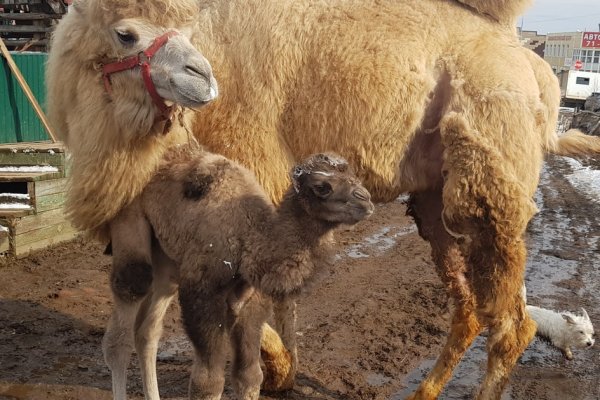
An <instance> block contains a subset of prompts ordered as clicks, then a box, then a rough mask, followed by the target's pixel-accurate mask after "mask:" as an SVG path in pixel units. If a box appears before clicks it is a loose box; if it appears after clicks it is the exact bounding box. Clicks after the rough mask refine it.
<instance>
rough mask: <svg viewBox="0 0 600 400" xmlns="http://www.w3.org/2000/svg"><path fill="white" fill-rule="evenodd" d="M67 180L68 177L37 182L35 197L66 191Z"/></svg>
mask: <svg viewBox="0 0 600 400" xmlns="http://www.w3.org/2000/svg"><path fill="white" fill-rule="evenodd" d="M67 182H68V178H62V179H51V180H48V181H38V182H35V183H34V185H35V189H34V192H35V197H36V198H37V197H42V196H47V195H49V194H56V193H64V192H65V191H66V188H67Z"/></svg>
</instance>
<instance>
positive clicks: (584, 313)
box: [581, 307, 590, 321]
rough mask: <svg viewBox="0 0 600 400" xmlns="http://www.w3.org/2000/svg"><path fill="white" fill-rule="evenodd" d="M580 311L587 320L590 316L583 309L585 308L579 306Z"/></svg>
mask: <svg viewBox="0 0 600 400" xmlns="http://www.w3.org/2000/svg"><path fill="white" fill-rule="evenodd" d="M581 313H582V314H583V318H585V319H586V320H588V321H589V320H590V316H589V315H588V313H587V311H585V308H583V307H581Z"/></svg>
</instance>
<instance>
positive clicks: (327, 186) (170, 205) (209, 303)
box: [104, 145, 373, 400]
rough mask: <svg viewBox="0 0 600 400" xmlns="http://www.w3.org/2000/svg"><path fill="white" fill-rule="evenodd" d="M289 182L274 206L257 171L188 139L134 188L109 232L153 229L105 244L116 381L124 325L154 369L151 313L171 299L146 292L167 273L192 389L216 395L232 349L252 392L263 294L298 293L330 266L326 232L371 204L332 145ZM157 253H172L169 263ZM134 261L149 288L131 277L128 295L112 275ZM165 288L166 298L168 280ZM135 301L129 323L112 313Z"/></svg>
mask: <svg viewBox="0 0 600 400" xmlns="http://www.w3.org/2000/svg"><path fill="white" fill-rule="evenodd" d="M291 180H292V182H293V184H292V185H291V186H290V188H289V189H288V191H287V192H286V194H285V196H284V199H283V201H282V202H281V204H280V205H279V206H278V207H274V206H273V204H272V202H271V201H270V200H269V198H268V197H267V195H266V194H265V192H264V191H263V190H262V189H261V187H260V185H259V184H258V182H257V181H256V179H255V178H254V176H253V175H252V174H251V173H250V172H249V171H248V170H246V169H245V168H243V167H241V166H240V165H238V164H237V163H234V162H232V161H230V160H228V159H226V158H224V157H222V156H218V155H215V154H211V153H207V152H205V151H203V150H202V149H201V148H200V147H199V146H195V145H187V146H180V147H177V148H175V149H172V150H171V151H169V152H168V153H167V155H166V157H165V160H164V163H163V165H162V166H161V167H160V168H159V170H158V172H157V174H156V176H155V177H154V178H153V179H152V180H151V181H150V183H149V184H148V186H147V187H146V189H145V190H144V192H143V193H142V194H141V196H140V197H139V198H138V199H136V200H135V201H134V203H133V204H132V205H130V206H129V207H127V208H126V209H125V210H124V213H123V214H122V216H121V215H120V216H118V217H117V219H116V221H115V222H114V223H113V224H111V236H112V237H123V236H125V234H123V233H121V232H122V231H123V229H125V230H128V229H129V226H135V225H136V224H142V225H144V224H145V225H146V228H144V229H142V231H145V232H147V233H148V234H149V235H147V236H146V237H145V238H141V239H142V243H134V242H133V241H131V239H130V237H128V239H127V240H125V241H113V242H112V248H113V253H114V254H115V260H114V266H113V270H114V271H113V293H114V294H115V297H116V298H115V303H116V310H115V314H113V318H112V319H111V322H112V323H111V324H109V330H108V331H107V333H106V337H105V342H104V349H105V357H106V360H107V363H108V364H109V366H110V367H111V370H112V371H113V374H115V373H116V375H117V376H114V375H113V380H114V381H116V382H122V381H124V379H125V378H124V376H122V374H124V369H125V367H126V364H124V362H123V360H119V359H118V355H119V354H123V352H125V351H127V349H126V348H124V343H123V341H122V336H123V335H119V334H118V333H119V332H124V331H127V330H128V329H131V328H134V335H135V337H136V348H137V351H138V354H140V355H141V356H140V359H141V361H142V362H141V364H142V376H143V380H144V383H145V384H146V382H152V379H154V377H155V374H156V367H155V365H153V364H152V362H153V359H155V357H156V343H157V341H158V339H159V337H160V325H161V320H162V316H159V317H153V315H155V314H156V311H157V310H164V309H165V308H166V304H168V302H169V301H170V298H168V297H169V296H165V298H164V299H163V300H162V301H159V302H154V301H153V300H152V297H153V296H154V294H155V293H159V292H161V289H160V287H161V286H165V281H164V280H162V278H161V277H163V276H165V275H169V278H168V279H167V280H166V281H167V282H170V285H171V286H173V285H177V284H178V285H179V301H180V305H181V310H182V316H183V322H184V326H185V329H186V332H187V334H188V336H189V337H190V339H191V341H192V343H193V345H194V350H195V357H194V366H193V369H192V375H191V379H190V387H189V393H190V398H192V399H219V398H220V396H221V393H222V391H223V387H224V379H225V374H224V370H225V365H226V361H227V359H228V356H227V355H228V350H229V348H230V347H231V348H232V350H233V354H232V359H233V360H232V381H233V386H234V390H235V392H236V394H237V398H238V399H241V400H255V399H258V396H259V391H260V387H261V383H262V379H263V374H262V371H261V368H260V364H259V361H260V348H261V334H262V327H263V325H264V324H265V322H266V320H267V318H268V316H269V315H270V313H271V307H272V304H271V299H276V300H278V302H279V303H285V302H286V301H290V299H293V298H294V297H295V296H296V295H298V294H299V293H300V291H301V290H302V288H303V287H304V286H305V285H306V283H307V282H308V281H310V280H311V279H313V278H314V276H315V275H316V274H317V273H318V272H319V271H322V270H324V269H325V268H326V267H327V266H328V265H329V263H330V259H331V257H330V251H329V244H330V243H331V242H332V232H333V230H334V229H335V228H336V227H338V226H339V225H340V224H354V223H357V222H359V221H360V220H362V219H363V218H366V217H367V216H368V215H370V214H371V213H372V212H373V204H372V203H371V201H370V194H369V192H367V190H366V189H365V188H364V187H363V186H362V185H361V183H360V181H359V180H358V179H357V178H355V176H354V174H353V172H352V171H351V169H350V167H349V166H348V164H347V162H346V161H345V160H343V159H340V158H338V157H336V156H334V155H325V154H318V155H314V156H312V157H309V158H308V159H307V160H305V161H304V162H303V163H301V164H299V165H297V166H296V167H295V168H294V169H293V170H292V174H291ZM138 231H139V229H138ZM139 248H147V249H150V252H151V253H152V254H147V255H146V261H144V262H142V263H140V260H139V259H138V258H137V257H136V256H135V252H136V249H139ZM117 250H118V253H117ZM132 255H134V257H132ZM161 259H165V260H169V261H167V262H166V265H167V268H165V266H164V264H165V263H161V262H160V260H161ZM148 260H149V261H148ZM132 266H135V267H136V271H137V270H140V269H144V266H147V267H148V268H149V269H150V270H151V271H153V275H154V276H153V277H151V279H150V283H149V284H148V285H147V286H152V287H148V288H147V290H146V292H145V293H140V290H139V286H140V285H134V286H132V287H131V292H132V293H129V292H128V291H127V288H126V287H123V285H116V284H115V283H116V282H123V281H131V279H129V280H127V279H119V277H120V276H121V275H127V274H128V273H129V272H128V271H130V270H131V267H132ZM165 270H166V271H170V272H169V273H167V274H166V273H165V272H164V271H165ZM134 281H135V280H134ZM167 285H169V283H168V284H167ZM117 286H118V287H117ZM117 289H118V290H117ZM169 293H170V294H171V295H170V297H173V295H174V290H171V291H170V292H169ZM292 303H293V302H292ZM136 304H138V305H139V306H138V307H139V309H138V310H139V311H138V312H137V315H136V316H135V318H134V315H133V314H132V315H130V319H131V320H135V321H136V322H135V324H132V323H130V324H129V326H127V325H128V324H126V323H123V321H124V319H123V318H120V317H119V315H121V316H122V315H129V314H128V313H127V311H128V310H131V309H132V308H135V305H136ZM161 312H162V315H164V311H161ZM148 319H150V320H152V322H151V323H147V322H146V321H147V320H148ZM288 325H289V328H288V331H291V332H288V334H287V337H289V336H290V335H292V336H293V335H295V329H294V321H288ZM138 338H145V339H146V340H145V341H144V340H138ZM288 339H289V340H288V343H286V344H287V345H291V346H292V347H295V343H294V342H293V337H292V338H288ZM148 342H151V343H148ZM130 351H131V350H129V352H130ZM291 376H293V374H291ZM151 386H154V384H153V385H151ZM150 389H151V388H150V387H149V388H146V387H145V393H146V396H147V398H153V397H151V396H152V392H151V390H150ZM156 395H157V393H156ZM157 398H158V397H157Z"/></svg>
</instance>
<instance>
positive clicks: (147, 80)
mask: <svg viewBox="0 0 600 400" xmlns="http://www.w3.org/2000/svg"><path fill="white" fill-rule="evenodd" d="M178 34H179V33H177V32H175V31H169V32H167V33H165V34H164V35H161V36H159V37H157V38H156V39H154V41H153V42H152V44H151V45H150V46H149V47H148V48H147V49H146V50H144V51H141V52H140V53H139V54H138V55H136V56H131V57H127V58H125V59H123V60H121V61H115V62H112V63H109V64H104V65H103V66H102V78H103V79H104V88H105V89H106V92H107V93H109V94H110V93H111V92H112V89H111V84H110V76H111V75H112V74H114V73H115V72H121V71H126V70H128V69H133V68H136V67H140V68H141V69H142V78H143V79H144V85H145V86H146V90H148V93H150V97H152V101H153V102H154V104H155V105H156V107H158V109H159V110H160V113H161V115H162V116H163V117H164V118H166V119H169V118H170V117H171V114H172V111H173V107H168V106H167V105H166V104H165V101H164V99H163V98H162V97H160V95H159V94H158V92H157V91H156V87H155V86H154V82H152V77H151V76H150V60H151V59H152V57H153V56H154V54H156V52H157V51H158V50H159V49H160V48H161V47H163V46H164V45H165V44H166V43H167V42H168V41H169V39H170V38H172V37H173V36H175V35H178Z"/></svg>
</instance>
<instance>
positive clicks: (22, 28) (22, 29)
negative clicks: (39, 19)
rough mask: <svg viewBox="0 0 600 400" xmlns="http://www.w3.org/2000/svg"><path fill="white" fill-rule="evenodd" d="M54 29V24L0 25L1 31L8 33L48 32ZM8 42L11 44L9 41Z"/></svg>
mask: <svg viewBox="0 0 600 400" xmlns="http://www.w3.org/2000/svg"><path fill="white" fill-rule="evenodd" d="M52 29H54V28H53V27H52V26H42V25H0V32H6V33H48V32H52ZM7 44H9V45H10V44H11V42H10V41H7Z"/></svg>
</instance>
